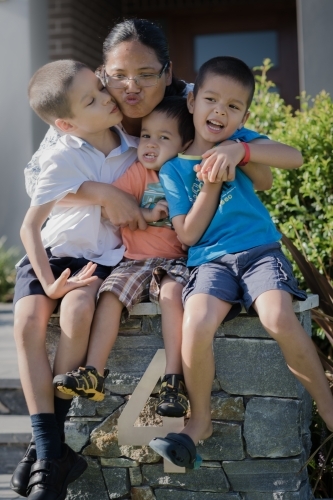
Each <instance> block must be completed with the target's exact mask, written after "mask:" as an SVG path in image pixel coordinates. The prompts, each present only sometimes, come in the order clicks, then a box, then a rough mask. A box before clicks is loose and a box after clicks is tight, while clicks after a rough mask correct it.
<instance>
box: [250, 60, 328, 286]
mask: <svg viewBox="0 0 333 500" xmlns="http://www.w3.org/2000/svg"><path fill="white" fill-rule="evenodd" d="M270 67H271V64H270V61H269V60H265V61H264V63H263V66H261V67H260V68H256V69H260V70H261V74H260V75H259V76H257V77H256V79H257V88H256V93H255V97H254V101H253V104H252V105H251V116H250V119H249V121H248V124H249V126H250V128H253V129H254V130H256V131H259V132H261V133H264V134H267V135H268V136H269V137H270V138H271V139H273V140H276V141H280V142H283V143H285V144H289V145H290V146H294V147H295V148H297V149H299V150H300V151H301V152H302V154H303V158H304V164H303V166H302V167H301V168H300V169H297V170H278V169H273V170H274V172H273V174H274V184H273V188H272V189H271V190H270V191H268V192H265V193H260V197H261V199H262V201H263V202H264V203H265V205H266V207H267V208H268V209H269V211H270V213H271V215H272V217H273V220H274V222H275V223H276V225H277V226H278V228H279V229H280V230H281V231H282V232H283V233H284V234H285V235H286V236H288V237H289V238H290V239H291V240H292V241H293V242H294V244H295V245H296V246H297V247H298V249H299V250H301V251H302V252H303V254H304V255H305V256H306V258H307V259H308V260H310V261H311V262H312V263H313V264H314V265H315V266H316V267H317V268H318V269H319V270H320V272H322V273H324V274H326V275H327V276H328V277H329V278H330V279H332V278H333V102H332V99H331V98H330V96H329V94H327V93H326V92H325V91H322V92H321V93H320V94H319V95H317V96H316V97H315V98H314V99H310V98H309V97H307V96H305V95H301V97H300V104H301V105H300V110H297V111H295V112H294V111H293V109H292V107H291V106H287V105H286V104H285V102H284V101H283V99H281V97H280V96H279V95H278V94H277V93H276V92H272V90H273V89H274V84H273V83H272V82H270V81H269V80H268V79H267V71H268V69H269V68H270ZM298 276H299V274H298Z"/></svg>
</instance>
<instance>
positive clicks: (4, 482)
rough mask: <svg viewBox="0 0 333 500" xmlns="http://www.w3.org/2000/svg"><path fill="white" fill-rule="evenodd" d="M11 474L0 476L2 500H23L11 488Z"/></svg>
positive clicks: (0, 496)
mask: <svg viewBox="0 0 333 500" xmlns="http://www.w3.org/2000/svg"><path fill="white" fill-rule="evenodd" d="M10 478H11V474H0V499H1V500H12V499H13V498H22V497H21V496H20V495H18V494H17V493H15V491H13V490H11V489H10V487H9V482H10Z"/></svg>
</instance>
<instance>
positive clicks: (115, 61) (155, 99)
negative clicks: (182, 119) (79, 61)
mask: <svg viewBox="0 0 333 500" xmlns="http://www.w3.org/2000/svg"><path fill="white" fill-rule="evenodd" d="M103 59H104V65H103V66H102V67H101V68H99V69H98V70H97V71H96V74H97V75H98V76H99V77H100V78H101V80H102V81H103V83H104V85H105V86H106V88H107V89H108V91H109V92H110V94H111V95H112V96H113V97H114V98H115V100H116V101H117V104H118V106H119V107H120V109H121V111H122V113H123V114H124V120H123V127H124V129H125V130H126V132H127V133H129V134H131V135H135V136H139V135H140V127H141V118H142V117H143V116H146V115H147V114H149V113H150V112H151V111H152V110H153V109H154V108H155V106H156V105H157V104H158V103H159V102H160V101H161V100H162V99H163V97H164V95H186V94H187V92H188V90H189V88H191V86H189V85H187V84H186V83H185V82H183V81H181V80H178V79H176V78H175V77H174V76H173V75H172V63H171V61H170V58H169V50H168V44H167V40H166V38H165V36H164V34H163V32H162V31H161V30H160V28H159V27H158V26H156V25H155V24H154V23H152V22H150V21H147V20H145V19H130V20H126V21H123V22H121V23H119V24H117V25H116V26H115V27H114V28H113V29H112V30H111V32H110V33H109V35H108V36H107V38H106V40H105V42H104V44H103ZM148 75H149V76H148ZM110 76H111V77H112V78H110ZM127 78H128V80H127ZM59 137H60V135H59V132H57V131H56V130H55V129H54V128H53V127H50V129H49V131H48V132H47V134H46V136H45V138H44V140H43V142H42V143H41V146H40V148H39V150H38V151H37V152H36V153H35V154H34V156H33V157H32V159H31V161H30V162H29V163H28V165H27V167H26V168H25V177H26V189H27V192H28V194H29V196H31V195H32V193H33V191H34V187H35V185H36V182H37V179H38V176H39V172H40V167H39V157H40V155H41V153H42V151H43V150H44V149H46V148H50V147H53V146H54V145H55V143H56V142H57V140H58V138H59ZM103 195H104V196H103ZM102 197H103V198H106V199H107V200H108V206H107V207H105V208H106V210H107V213H108V216H109V218H110V220H111V221H112V222H113V223H114V224H115V225H118V226H125V225H129V226H130V228H131V229H136V228H137V226H139V227H140V228H141V229H145V227H146V224H145V222H144V220H143V219H142V216H141V213H140V211H139V210H138V207H137V204H136V203H135V202H134V200H133V199H132V198H131V197H130V196H128V195H127V194H125V193H123V192H122V191H120V190H118V189H117V188H115V187H112V186H106V185H99V184H97V185H96V184H95V185H93V183H85V184H84V185H82V187H81V188H80V189H79V191H78V193H77V194H75V195H68V196H67V197H66V201H67V202H68V203H69V204H71V205H73V204H81V203H82V204H87V203H89V204H90V203H93V204H101V199H102Z"/></svg>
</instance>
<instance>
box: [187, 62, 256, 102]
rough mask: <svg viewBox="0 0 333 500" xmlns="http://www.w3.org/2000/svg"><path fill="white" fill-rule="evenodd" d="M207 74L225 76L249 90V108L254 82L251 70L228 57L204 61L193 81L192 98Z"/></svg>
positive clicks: (242, 63)
mask: <svg viewBox="0 0 333 500" xmlns="http://www.w3.org/2000/svg"><path fill="white" fill-rule="evenodd" d="M208 73H211V74H213V75H219V76H226V77H228V78H230V79H231V80H234V81H235V82H238V83H240V84H241V85H243V86H244V87H246V88H247V89H249V97H248V100H247V107H248V108H249V107H250V104H251V102H252V99H253V94H254V88H255V80H254V76H253V73H252V71H251V69H250V68H249V67H248V65H247V64H245V62H243V61H241V60H240V59H237V58H236V57H230V56H220V57H213V59H209V61H206V62H205V63H204V64H203V65H202V66H201V67H200V68H199V72H198V75H197V77H196V79H195V83H194V89H193V94H194V97H196V95H197V93H198V90H199V89H200V88H201V87H202V86H203V83H204V81H205V78H206V76H207V74H208Z"/></svg>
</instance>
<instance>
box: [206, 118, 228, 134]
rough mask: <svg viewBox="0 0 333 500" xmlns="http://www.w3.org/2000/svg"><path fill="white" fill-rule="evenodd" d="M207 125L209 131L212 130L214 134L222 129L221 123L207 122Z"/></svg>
mask: <svg viewBox="0 0 333 500" xmlns="http://www.w3.org/2000/svg"><path fill="white" fill-rule="evenodd" d="M206 123H207V125H208V127H209V128H210V129H211V130H214V131H216V132H219V131H220V130H222V129H224V125H223V123H220V122H218V121H215V120H207V122H206Z"/></svg>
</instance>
